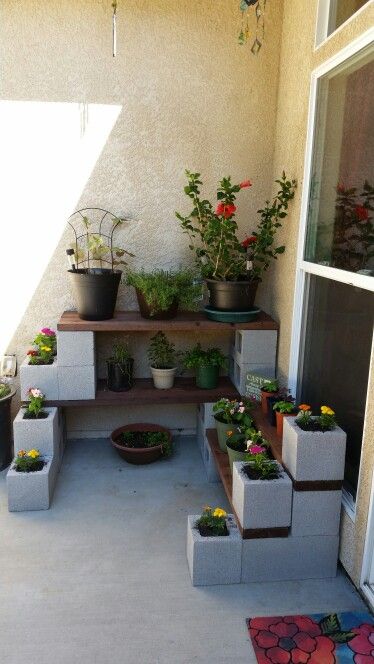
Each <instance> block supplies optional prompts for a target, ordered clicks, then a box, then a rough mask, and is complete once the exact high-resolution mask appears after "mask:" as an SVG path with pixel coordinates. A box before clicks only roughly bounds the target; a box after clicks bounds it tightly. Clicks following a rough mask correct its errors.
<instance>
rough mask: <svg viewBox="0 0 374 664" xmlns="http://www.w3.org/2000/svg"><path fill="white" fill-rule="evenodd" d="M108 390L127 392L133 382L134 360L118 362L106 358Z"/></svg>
mask: <svg viewBox="0 0 374 664" xmlns="http://www.w3.org/2000/svg"><path fill="white" fill-rule="evenodd" d="M107 368H108V390H110V391H111V392H127V391H128V390H131V388H132V386H133V384H134V360H133V359H132V358H130V359H129V360H128V361H127V362H126V363H122V364H119V363H118V362H113V361H111V360H107Z"/></svg>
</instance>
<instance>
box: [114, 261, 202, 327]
mask: <svg viewBox="0 0 374 664" xmlns="http://www.w3.org/2000/svg"><path fill="white" fill-rule="evenodd" d="M126 283H127V284H128V285H129V286H133V287H134V288H135V292H136V297H137V299H138V304H139V310H140V315H141V316H142V317H143V318H153V319H155V320H167V319H170V318H175V316H176V315H177V313H178V308H179V309H181V310H183V311H196V310H197V309H198V300H199V297H200V295H201V284H199V283H198V282H197V281H196V279H195V275H194V273H193V272H192V271H191V270H178V271H177V272H172V271H166V270H154V271H152V272H145V271H144V270H141V271H140V272H134V271H129V272H127V275H126Z"/></svg>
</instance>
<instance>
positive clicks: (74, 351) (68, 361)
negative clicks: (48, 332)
mask: <svg viewBox="0 0 374 664" xmlns="http://www.w3.org/2000/svg"><path fill="white" fill-rule="evenodd" d="M57 357H58V365H59V366H61V367H77V366H93V365H94V364H95V336H94V333H93V332H57Z"/></svg>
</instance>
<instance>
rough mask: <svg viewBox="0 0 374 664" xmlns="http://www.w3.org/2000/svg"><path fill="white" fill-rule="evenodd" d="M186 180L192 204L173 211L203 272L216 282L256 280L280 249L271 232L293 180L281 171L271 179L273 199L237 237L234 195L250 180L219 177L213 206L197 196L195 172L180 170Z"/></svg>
mask: <svg viewBox="0 0 374 664" xmlns="http://www.w3.org/2000/svg"><path fill="white" fill-rule="evenodd" d="M186 176H187V180H188V184H187V185H186V186H185V188H184V191H185V194H186V195H187V196H188V197H189V198H190V199H191V200H192V203H193V208H192V210H191V212H190V214H189V215H187V216H184V215H182V214H180V213H179V212H176V216H177V218H178V219H179V221H180V222H181V226H182V229H183V231H184V232H185V233H187V235H188V237H189V240H190V244H189V247H190V249H191V250H193V251H195V254H196V259H197V262H198V264H199V267H200V270H201V272H202V275H203V277H205V278H209V279H216V280H218V281H237V280H240V279H249V280H251V281H260V280H261V278H262V274H263V272H265V271H266V270H267V269H268V268H269V266H270V261H271V259H276V258H277V256H278V254H282V253H283V252H284V250H285V247H284V246H276V245H275V235H276V232H277V230H278V228H280V227H281V225H282V224H281V220H282V219H284V218H285V217H286V216H287V209H288V203H289V201H290V200H291V199H292V198H293V197H294V191H295V187H296V181H295V180H288V179H287V178H286V175H285V173H284V172H283V174H282V177H281V178H280V179H279V180H276V183H277V184H278V185H279V191H278V193H277V194H276V196H275V197H274V199H273V201H271V202H270V201H266V203H265V206H264V208H263V209H260V210H258V214H259V215H260V220H259V223H258V226H257V228H256V229H255V230H253V232H252V234H251V235H250V236H247V237H245V238H244V239H243V240H240V239H239V238H238V230H239V229H238V224H237V222H236V220H235V213H236V209H237V208H236V205H235V201H236V195H237V194H238V193H239V191H241V189H247V188H249V187H251V185H252V183H251V181H250V180H244V181H243V182H241V183H240V184H233V183H232V181H231V177H230V176H228V177H225V178H223V179H222V180H221V181H220V183H219V187H218V189H217V203H216V207H214V206H213V205H212V203H211V202H210V201H209V200H207V199H202V198H201V196H200V187H201V185H202V184H203V183H202V181H201V180H200V173H191V172H190V171H186Z"/></svg>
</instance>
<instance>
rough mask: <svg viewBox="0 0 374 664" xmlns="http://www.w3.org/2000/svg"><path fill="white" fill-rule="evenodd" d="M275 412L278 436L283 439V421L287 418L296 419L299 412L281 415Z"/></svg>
mask: <svg viewBox="0 0 374 664" xmlns="http://www.w3.org/2000/svg"><path fill="white" fill-rule="evenodd" d="M274 412H275V420H276V425H277V435H278V436H279V437H280V438H282V436H283V420H284V418H285V417H296V415H297V411H295V412H294V413H279V412H278V411H277V410H276V411H274Z"/></svg>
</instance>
